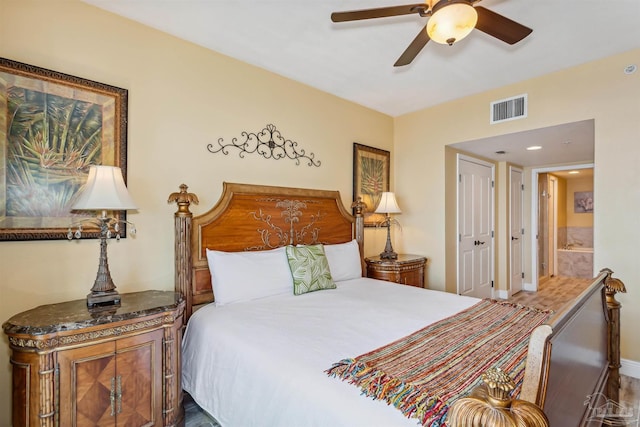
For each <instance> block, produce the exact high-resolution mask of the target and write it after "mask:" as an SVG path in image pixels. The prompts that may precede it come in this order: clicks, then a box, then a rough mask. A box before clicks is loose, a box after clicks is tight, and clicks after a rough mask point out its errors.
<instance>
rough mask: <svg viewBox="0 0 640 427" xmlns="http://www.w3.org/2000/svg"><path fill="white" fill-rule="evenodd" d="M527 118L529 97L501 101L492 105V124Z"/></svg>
mask: <svg viewBox="0 0 640 427" xmlns="http://www.w3.org/2000/svg"><path fill="white" fill-rule="evenodd" d="M525 117H527V95H526V94H524V95H518V96H514V97H512V98H507V99H501V100H499V101H494V102H492V103H491V122H490V123H491V124H494V123H501V122H506V121H509V120H516V119H523V118H525Z"/></svg>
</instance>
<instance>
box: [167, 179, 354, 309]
mask: <svg viewBox="0 0 640 427" xmlns="http://www.w3.org/2000/svg"><path fill="white" fill-rule="evenodd" d="M187 190H188V187H187V186H186V185H184V184H183V185H181V186H180V192H177V193H172V194H171V195H170V196H169V202H170V203H173V202H175V203H177V205H178V211H177V212H176V213H175V263H176V268H175V271H176V278H175V280H176V290H177V291H178V292H181V293H182V294H183V295H184V296H185V299H186V301H187V307H186V316H185V320H186V319H188V318H189V316H190V315H191V313H192V311H193V308H192V307H193V306H195V305H199V304H205V303H209V302H212V301H213V300H214V295H213V291H212V289H211V274H210V272H209V266H208V264H207V257H206V249H207V248H208V249H214V250H219V251H227V252H237V251H256V250H268V249H273V248H277V247H281V246H286V245H297V244H307V245H308V244H316V243H323V244H335V243H345V242H349V241H351V240H352V239H356V240H357V241H358V244H359V246H360V256H361V258H362V255H363V235H364V221H363V216H362V212H363V206H364V204H363V203H362V202H360V201H358V202H356V203H354V204H353V205H352V206H351V207H352V208H353V209H354V211H355V216H352V215H351V214H350V213H349V212H348V211H347V210H346V209H345V207H344V205H343V204H342V199H341V198H340V193H339V192H338V191H327V190H311V189H302V188H288V187H271V186H263V185H249V184H233V183H227V182H225V183H223V191H222V195H221V196H220V200H218V202H217V203H216V205H215V206H214V207H213V208H211V209H210V210H209V211H207V212H205V213H203V214H202V215H198V216H193V214H192V213H191V211H190V210H189V206H190V204H191V203H196V204H197V203H198V198H197V196H196V195H195V194H193V193H189V192H188V191H187ZM363 264H364V263H363Z"/></svg>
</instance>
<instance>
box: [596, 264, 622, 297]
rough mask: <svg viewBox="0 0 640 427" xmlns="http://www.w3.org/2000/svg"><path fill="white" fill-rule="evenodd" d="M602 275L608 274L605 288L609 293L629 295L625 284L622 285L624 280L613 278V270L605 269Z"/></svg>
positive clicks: (601, 271)
mask: <svg viewBox="0 0 640 427" xmlns="http://www.w3.org/2000/svg"><path fill="white" fill-rule="evenodd" d="M600 273H607V277H606V278H605V279H604V286H605V287H606V288H607V293H613V294H615V293H616V292H619V293H622V294H626V293H627V288H626V287H625V286H624V283H622V280H620V279H616V278H615V277H613V270H611V269H609V268H603V269H602V270H600Z"/></svg>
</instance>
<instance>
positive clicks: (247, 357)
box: [182, 278, 478, 427]
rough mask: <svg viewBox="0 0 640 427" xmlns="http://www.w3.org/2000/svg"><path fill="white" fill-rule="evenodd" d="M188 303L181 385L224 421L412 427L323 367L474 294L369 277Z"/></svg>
mask: <svg viewBox="0 0 640 427" xmlns="http://www.w3.org/2000/svg"><path fill="white" fill-rule="evenodd" d="M337 285H338V287H337V289H332V290H323V291H317V292H312V293H308V294H304V295H300V296H293V295H278V296H273V297H268V298H262V299H258V300H253V301H248V302H242V303H236V304H231V305H225V306H221V307H216V306H215V305H213V304H211V305H208V306H206V307H203V308H201V309H200V310H198V311H197V312H196V313H195V314H194V315H193V316H192V317H191V319H190V320H189V324H188V326H187V330H186V332H185V336H184V341H183V356H182V385H183V388H184V390H186V391H187V392H189V393H190V394H191V396H192V397H193V398H194V400H195V401H196V402H197V403H198V404H199V405H200V406H201V407H202V408H203V409H205V410H206V411H207V412H209V413H210V414H211V415H213V416H214V417H215V418H216V419H217V420H218V421H219V422H220V424H222V426H224V427H247V426H268V427H272V426H274V427H275V426H286V427H303V426H327V427H339V426H345V427H358V426H363V427H365V426H366V427H375V426H415V425H416V424H417V420H415V419H408V418H405V417H404V416H403V415H402V413H401V412H400V411H399V410H397V409H395V408H394V407H392V406H388V405H387V404H386V403H385V402H382V401H375V400H373V399H371V398H368V397H365V396H361V395H360V390H359V389H358V388H357V387H356V386H354V385H351V384H349V383H347V382H343V381H341V380H339V379H337V378H331V377H328V376H327V374H326V373H325V372H324V371H325V370H326V369H328V368H330V367H331V366H332V364H333V363H334V362H338V361H340V360H341V359H344V358H348V357H356V356H359V355H361V354H363V353H366V352H368V351H371V350H374V349H376V348H378V347H381V346H383V345H385V344H388V343H390V342H392V341H395V340H396V339H398V338H401V337H403V336H406V335H408V334H410V333H412V332H414V331H416V330H418V329H421V328H423V327H424V326H426V325H428V324H430V323H433V322H435V321H437V320H440V319H442V318H445V317H448V316H450V315H452V314H454V313H456V312H458V311H460V310H463V309H465V308H467V307H469V306H471V305H473V304H474V303H476V302H478V300H477V299H475V298H469V297H461V296H457V295H453V294H449V293H445V292H438V291H430V290H426V289H419V288H414V287H411V286H402V285H397V284H393V283H388V282H383V281H379V280H373V279H365V278H362V279H355V280H349V281H344V282H338V283H337Z"/></svg>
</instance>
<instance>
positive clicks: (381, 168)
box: [353, 142, 391, 227]
mask: <svg viewBox="0 0 640 427" xmlns="http://www.w3.org/2000/svg"><path fill="white" fill-rule="evenodd" d="M390 165H391V153H390V152H389V151H386V150H381V149H379V148H374V147H368V146H366V145H362V144H358V143H356V142H354V143H353V199H354V200H357V198H358V197H360V198H361V199H362V201H363V202H364V203H366V205H367V207H366V209H365V211H364V226H365V227H375V226H376V225H378V224H379V223H381V222H382V221H383V220H384V215H382V214H376V213H374V211H375V210H376V207H377V206H378V203H380V196H381V195H382V192H383V191H389V170H390Z"/></svg>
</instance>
